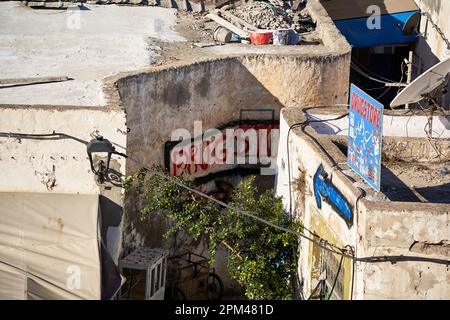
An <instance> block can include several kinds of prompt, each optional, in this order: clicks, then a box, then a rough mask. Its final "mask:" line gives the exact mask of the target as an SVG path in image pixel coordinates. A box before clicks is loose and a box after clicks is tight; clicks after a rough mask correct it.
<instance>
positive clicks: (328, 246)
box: [0, 132, 450, 266]
mask: <svg viewBox="0 0 450 320" xmlns="http://www.w3.org/2000/svg"><path fill="white" fill-rule="evenodd" d="M16 135H20V137H22V138H26V136H29V137H30V139H35V138H36V136H41V135H36V134H29V135H28V134H23V133H21V134H16V133H8V132H0V136H7V137H14V136H16ZM52 135H54V136H62V137H66V138H72V139H74V140H76V141H79V142H80V141H84V140H82V139H78V138H75V137H73V136H70V135H66V134H61V133H54V134H44V135H42V136H52ZM117 154H120V155H121V156H123V157H125V158H126V159H128V160H130V161H132V162H134V163H136V164H138V165H139V166H141V167H142V168H145V169H146V170H148V171H149V172H151V173H153V174H155V175H157V176H159V177H161V178H163V179H165V180H168V181H171V182H173V183H174V184H176V185H178V186H180V187H182V188H184V189H185V190H188V191H190V192H192V193H195V194H197V195H199V196H201V197H203V198H206V199H209V200H211V201H212V202H215V203H217V204H219V205H221V206H223V207H225V208H227V209H230V210H233V211H235V212H237V213H239V214H241V215H243V216H246V217H249V218H251V219H254V220H257V221H259V222H261V223H263V224H266V225H268V226H271V227H273V228H275V229H277V230H280V231H284V232H287V233H290V234H293V235H295V236H297V237H299V238H303V239H306V240H308V241H310V242H312V243H314V244H315V245H317V246H319V247H320V248H322V249H323V250H326V251H328V252H331V253H334V254H337V255H340V256H342V257H344V258H348V259H350V260H353V261H355V262H365V263H381V262H391V263H396V262H406V261H408V262H428V263H436V264H443V265H447V266H448V265H450V260H445V259H437V258H428V257H421V256H404V255H398V256H392V255H391V256H386V255H383V256H368V257H356V256H354V255H351V254H348V253H346V252H347V250H346V249H343V248H339V247H338V246H336V245H334V244H331V243H329V242H328V241H327V240H325V239H320V240H316V239H313V238H311V237H309V236H307V235H305V234H303V233H300V232H297V231H294V230H290V229H288V228H285V227H282V226H278V225H276V224H274V223H272V222H270V221H267V220H265V219H263V218H261V217H258V216H256V215H253V214H251V213H249V212H246V211H244V210H241V209H239V208H237V207H235V206H231V205H229V204H227V203H225V202H223V201H220V200H218V199H216V198H214V197H212V196H210V195H207V194H206V193H203V192H201V191H199V190H196V189H194V188H191V187H189V186H188V185H186V184H184V183H183V182H180V181H178V180H177V179H175V178H174V177H172V176H169V175H166V174H163V173H161V172H159V171H157V170H154V169H152V168H150V167H148V166H147V165H145V164H144V163H142V162H141V161H139V160H136V159H134V158H132V157H130V156H128V155H126V154H123V153H117ZM321 242H324V243H325V244H322V243H321ZM334 248H337V250H335V249H334ZM338 250H339V251H338Z"/></svg>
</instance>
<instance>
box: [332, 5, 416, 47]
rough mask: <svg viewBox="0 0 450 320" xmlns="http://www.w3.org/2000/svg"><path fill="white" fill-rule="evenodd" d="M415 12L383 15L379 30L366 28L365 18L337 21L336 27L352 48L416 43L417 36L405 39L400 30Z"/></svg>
mask: <svg viewBox="0 0 450 320" xmlns="http://www.w3.org/2000/svg"><path fill="white" fill-rule="evenodd" d="M415 12H417V11H408V12H401V13H392V14H385V15H382V16H381V29H372V30H371V29H369V28H367V19H368V18H367V17H364V18H356V19H347V20H337V21H334V23H335V24H336V27H337V28H338V29H339V31H340V32H341V33H342V34H343V35H344V37H345V38H346V39H347V41H348V42H349V43H350V44H351V46H352V47H354V48H369V47H376V46H388V45H395V44H401V43H413V42H417V41H418V37H417V35H415V36H411V37H405V36H404V35H403V32H402V29H403V27H404V25H405V23H406V21H407V20H408V19H409V18H410V17H411V16H412V15H413V14H414V13H415Z"/></svg>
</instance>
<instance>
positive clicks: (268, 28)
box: [206, 0, 316, 45]
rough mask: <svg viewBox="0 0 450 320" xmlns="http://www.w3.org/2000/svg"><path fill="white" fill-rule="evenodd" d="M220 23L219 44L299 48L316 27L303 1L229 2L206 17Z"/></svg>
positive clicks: (246, 0) (216, 38) (215, 35)
mask: <svg viewBox="0 0 450 320" xmlns="http://www.w3.org/2000/svg"><path fill="white" fill-rule="evenodd" d="M206 17H207V18H209V19H211V20H213V21H214V22H216V23H217V24H219V26H220V27H219V28H217V29H216V31H215V32H214V39H215V40H216V41H219V42H222V43H224V42H233V41H234V42H242V43H252V44H269V43H273V44H277V45H286V44H289V45H295V44H298V43H299V42H300V41H301V39H302V34H305V33H310V32H311V31H313V30H315V28H316V25H315V23H314V21H313V20H312V18H311V17H310V16H309V14H308V11H307V10H306V8H305V1H302V0H294V1H291V0H286V1H282V0H242V1H239V2H231V3H230V2H228V3H227V4H225V5H222V6H219V7H217V8H216V9H215V10H214V11H213V12H211V13H209V14H208V15H206Z"/></svg>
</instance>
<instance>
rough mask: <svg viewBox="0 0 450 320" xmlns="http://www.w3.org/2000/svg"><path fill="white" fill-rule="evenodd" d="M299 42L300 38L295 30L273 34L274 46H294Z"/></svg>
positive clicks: (276, 31)
mask: <svg viewBox="0 0 450 320" xmlns="http://www.w3.org/2000/svg"><path fill="white" fill-rule="evenodd" d="M299 41H300V37H299V35H298V33H297V32H296V31H295V30H292V29H279V30H275V31H274V32H273V44H274V45H279V46H281V45H294V44H297V43H298V42H299Z"/></svg>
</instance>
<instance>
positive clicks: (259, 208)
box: [125, 168, 300, 299]
mask: <svg viewBox="0 0 450 320" xmlns="http://www.w3.org/2000/svg"><path fill="white" fill-rule="evenodd" d="M155 170H159V171H160V172H163V170H162V169H161V168H155ZM164 173H165V172H164ZM165 174H167V173H165ZM175 181H178V182H181V183H183V184H185V185H188V186H190V187H193V188H195V185H194V183H193V181H189V180H185V179H183V178H180V177H174V178H173V180H168V179H165V178H163V177H161V176H159V175H155V174H151V173H150V172H149V171H148V170H146V169H142V170H140V171H138V172H137V173H135V174H134V175H131V176H129V177H128V178H127V179H126V181H125V189H126V190H127V191H130V189H131V188H136V191H137V192H138V193H141V194H142V195H143V207H142V210H141V219H142V220H143V221H144V220H145V218H146V217H147V216H148V215H150V214H152V213H153V212H156V211H158V210H163V211H164V212H165V213H166V214H167V216H168V217H169V218H170V220H171V221H172V224H171V227H170V228H169V230H168V231H167V232H166V236H167V237H168V236H171V235H173V234H174V233H176V232H178V231H181V230H185V231H187V232H188V233H189V234H190V235H191V236H192V237H193V238H194V239H198V238H199V237H200V236H206V237H207V238H208V240H209V259H210V263H214V259H215V254H216V251H217V248H218V246H219V245H224V246H225V247H226V248H227V249H228V250H229V255H228V271H229V273H230V275H231V277H232V278H233V279H234V280H236V281H237V282H238V283H239V284H241V285H242V286H243V287H244V288H245V295H246V297H247V298H249V299H293V298H294V291H295V290H294V287H295V286H294V282H295V281H293V279H294V277H295V275H296V269H297V260H298V239H297V237H296V236H295V235H292V234H290V233H286V232H283V231H280V230H277V229H275V228H273V227H271V226H269V225H266V224H264V223H261V222H259V221H256V220H255V219H252V218H250V217H246V216H243V215H242V214H240V213H239V212H236V211H235V210H232V209H227V208H224V207H222V206H220V205H219V204H217V203H215V202H213V201H211V200H210V199H206V198H204V197H201V196H199V195H197V194H195V193H193V192H191V191H189V190H186V189H185V188H183V187H181V186H179V185H177V184H176V183H175ZM229 204H230V205H231V206H233V207H236V208H240V209H241V210H244V211H246V212H248V213H250V214H253V215H255V216H258V217H260V218H263V219H264V220H267V221H270V222H272V223H274V224H276V225H278V226H282V227H285V228H289V229H291V230H296V231H300V226H299V225H298V224H297V223H296V222H295V221H292V219H289V217H288V216H287V214H286V213H285V211H284V210H283V207H282V202H281V198H278V197H274V193H273V190H268V191H266V192H264V193H262V194H258V192H257V188H256V187H255V185H254V177H252V178H250V179H248V180H246V181H243V182H241V183H240V184H239V186H238V187H237V188H236V189H235V190H234V193H233V195H232V199H231V201H230V202H229Z"/></svg>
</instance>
